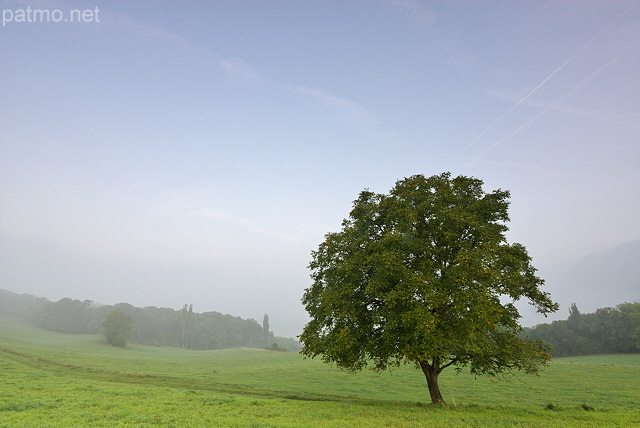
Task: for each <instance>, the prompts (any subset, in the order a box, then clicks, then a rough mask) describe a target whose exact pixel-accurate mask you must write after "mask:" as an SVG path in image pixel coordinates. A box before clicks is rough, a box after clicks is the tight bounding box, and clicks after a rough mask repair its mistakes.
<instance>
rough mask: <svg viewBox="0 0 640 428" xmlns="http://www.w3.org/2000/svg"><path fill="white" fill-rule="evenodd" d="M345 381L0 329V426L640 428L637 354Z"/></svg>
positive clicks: (268, 356)
mask: <svg viewBox="0 0 640 428" xmlns="http://www.w3.org/2000/svg"><path fill="white" fill-rule="evenodd" d="M440 383H441V387H442V392H443V395H444V397H445V400H446V401H447V403H448V406H447V407H446V408H441V407H435V406H432V405H430V404H428V403H429V402H430V399H429V395H428V391H427V389H426V384H425V382H424V378H423V377H422V373H421V372H419V371H418V370H415V369H414V368H413V367H410V366H406V367H401V368H398V369H397V370H394V371H392V372H383V373H376V372H372V371H362V372H358V373H346V372H343V371H340V370H338V369H336V368H335V367H331V366H329V365H326V364H323V363H322V362H320V361H318V360H311V359H303V358H302V356H300V355H299V354H297V353H291V352H289V353H286V352H285V353H281V352H272V351H265V350H258V349H231V350H221V351H188V350H182V349H176V348H164V347H147V346H137V345H129V346H128V347H127V348H126V349H119V348H113V347H110V346H107V345H106V344H105V340H104V338H103V337H101V336H94V335H67V334H59V333H52V332H48V331H44V330H40V329H35V328H30V327H28V326H25V325H23V324H21V323H20V322H19V321H15V320H6V319H0V427H22V426H25V427H68V426H153V425H157V426H175V427H184V426H225V427H233V426H237V427H300V426H312V427H316V426H317V427H345V426H358V427H363V426H364V427H367V426H370V427H374V426H375V427H380V426H388V427H411V426H447V427H456V426H460V427H462V426H464V427H469V426H478V427H481V426H482V427H484V426H522V427H558V426H563V427H570V426H576V427H577V426H580V427H585V426H629V425H634V424H635V425H640V410H639V409H640V386H639V385H640V355H601V356H588V357H573V358H562V359H555V360H554V361H553V362H552V363H551V365H550V366H549V367H548V368H547V369H546V370H544V371H543V372H542V374H541V375H540V376H539V377H528V376H525V375H522V376H519V377H515V378H510V379H507V380H496V379H491V378H484V377H480V378H474V377H473V376H471V375H470V374H468V373H465V372H462V373H460V374H456V372H455V371H454V370H452V369H451V370H445V371H444V372H443V373H442V375H441V377H440Z"/></svg>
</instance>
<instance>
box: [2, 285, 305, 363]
mask: <svg viewBox="0 0 640 428" xmlns="http://www.w3.org/2000/svg"><path fill="white" fill-rule="evenodd" d="M116 308H117V309H119V310H120V311H122V312H124V313H126V314H128V315H130V316H131V317H132V319H133V329H132V332H131V335H130V340H131V342H134V343H138V344H142V345H153V346H174V347H183V348H188V349H227V348H237V347H251V348H262V347H267V348H268V349H272V350H283V349H287V350H299V349H300V344H299V343H298V342H297V341H296V340H294V339H291V338H284V337H279V336H274V334H273V332H271V331H269V330H268V325H266V326H261V325H260V324H258V322H257V321H256V320H254V319H242V318H240V317H234V316H232V315H229V314H221V313H219V312H204V313H196V312H192V310H191V308H189V310H187V307H186V305H185V307H184V308H183V309H182V310H174V309H171V308H156V307H154V306H147V307H145V308H138V307H135V306H132V305H130V304H128V303H118V304H117V305H96V304H94V303H93V302H91V301H89V300H85V301H80V300H74V299H71V298H68V297H67V298H63V299H60V300H59V301H57V302H51V301H49V300H48V299H45V298H42V297H35V296H32V295H30V294H16V293H13V292H11V291H8V290H2V289H0V317H15V318H19V319H22V320H24V321H27V322H29V323H30V324H32V325H34V326H37V327H40V328H44V329H47V330H51V331H56V332H60V333H70V334H101V333H102V321H103V320H104V319H105V317H106V316H107V315H108V314H109V313H110V312H111V311H113V310H114V309H116ZM276 345H277V346H276Z"/></svg>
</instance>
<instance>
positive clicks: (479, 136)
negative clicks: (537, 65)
mask: <svg viewBox="0 0 640 428" xmlns="http://www.w3.org/2000/svg"><path fill="white" fill-rule="evenodd" d="M638 1H640V0H634V1H633V2H632V3H630V4H629V6H627V8H626V9H625V10H624V11H622V13H621V14H620V15H618V16H617V17H616V18H615V19H614V20H613V21H611V22H610V23H609V24H608V25H607V26H605V27H604V28H603V29H602V30H600V31H599V32H598V33H597V34H596V35H595V36H593V37H592V38H591V39H589V40H588V41H587V42H586V43H585V44H584V45H582V46H581V47H580V48H579V49H578V50H577V51H575V52H574V54H573V55H571V57H570V58H569V59H568V60H566V61H565V62H563V63H562V64H561V65H560V66H559V67H557V68H556V69H555V70H553V71H552V72H551V74H549V75H548V76H547V77H545V78H544V79H543V80H542V82H540V83H539V84H538V85H537V86H536V87H535V88H533V89H532V90H531V91H530V92H529V93H528V94H527V95H525V96H524V97H523V98H522V99H520V101H518V102H517V103H515V104H514V105H513V106H512V107H511V108H510V109H509V110H507V111H506V112H504V113H503V114H502V115H500V117H498V118H497V119H496V120H494V121H493V122H491V124H490V125H489V126H487V127H486V128H485V129H484V130H483V131H482V132H481V133H479V134H478V135H477V136H476V137H475V138H474V139H473V140H471V142H470V143H469V144H467V145H466V146H465V147H464V148H463V149H462V151H461V152H460V153H458V154H457V155H456V159H457V158H459V157H460V156H462V155H463V154H464V153H465V152H466V151H467V150H469V149H470V148H471V147H472V146H473V145H474V144H475V143H476V142H477V141H478V140H479V139H480V138H481V137H482V136H483V135H484V134H486V133H487V132H488V131H489V130H490V129H491V128H493V127H494V126H495V125H496V124H497V123H498V122H500V121H501V120H502V119H504V118H505V116H507V115H508V114H509V113H511V112H512V111H514V110H515V109H517V108H518V107H519V106H520V105H521V104H522V103H524V102H525V101H527V100H528V99H529V98H530V97H531V96H532V95H533V94H535V93H536V92H537V91H538V90H539V89H540V88H542V87H543V86H544V85H545V84H546V83H547V82H548V81H549V80H550V79H551V78H552V77H553V76H555V75H556V74H557V73H558V72H559V71H560V70H562V69H563V68H565V67H566V66H567V65H568V64H569V63H570V62H571V61H573V60H574V59H575V58H576V57H577V56H578V54H580V52H582V51H583V50H584V49H585V48H586V47H588V46H589V45H590V44H591V43H593V42H594V41H595V40H597V39H598V38H599V37H600V36H601V35H602V34H603V33H604V32H606V31H607V30H608V29H609V28H611V27H612V26H613V25H615V24H616V22H618V21H619V20H620V19H621V18H622V17H623V16H625V15H626V14H627V12H629V10H630V9H631V8H632V7H633V6H635V5H636V4H637V3H638ZM537 117H538V116H536V118H537ZM526 126H528V124H526V125H525V127H526ZM518 132H519V131H518ZM511 136H513V134H511V135H509V136H508V137H506V138H503V139H502V140H500V141H499V142H498V143H497V144H494V145H492V146H491V147H490V148H492V147H494V146H496V145H498V144H500V143H502V142H503V141H505V140H506V139H508V138H510V137H511ZM486 151H488V150H485V151H484V152H483V153H485V152H486Z"/></svg>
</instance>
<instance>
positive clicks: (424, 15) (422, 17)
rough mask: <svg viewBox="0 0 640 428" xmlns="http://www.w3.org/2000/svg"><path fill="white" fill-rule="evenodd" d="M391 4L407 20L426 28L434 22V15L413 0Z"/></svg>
mask: <svg viewBox="0 0 640 428" xmlns="http://www.w3.org/2000/svg"><path fill="white" fill-rule="evenodd" d="M391 4H392V5H393V6H394V7H395V8H396V9H398V10H399V11H400V12H402V13H403V14H404V15H406V16H408V17H409V18H411V19H413V20H415V21H417V22H418V23H420V24H421V25H424V26H426V27H430V26H432V25H433V24H434V23H435V21H436V14H435V13H434V12H433V11H432V10H431V9H428V8H426V7H424V6H423V5H422V4H420V3H419V2H417V1H415V0H391Z"/></svg>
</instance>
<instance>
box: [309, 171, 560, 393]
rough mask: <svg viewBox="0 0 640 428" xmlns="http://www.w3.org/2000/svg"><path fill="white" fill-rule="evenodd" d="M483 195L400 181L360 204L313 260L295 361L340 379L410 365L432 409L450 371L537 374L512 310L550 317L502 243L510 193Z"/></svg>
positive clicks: (538, 355)
mask: <svg viewBox="0 0 640 428" xmlns="http://www.w3.org/2000/svg"><path fill="white" fill-rule="evenodd" d="M482 184H483V183H482V181H481V180H478V179H476V178H471V177H464V176H459V177H456V178H453V179H452V178H451V175H450V174H449V173H445V174H441V175H437V176H432V177H429V178H426V177H424V176H422V175H416V176H413V177H409V178H405V179H403V180H400V181H398V182H397V183H396V185H395V187H394V188H393V189H392V190H391V192H390V193H389V194H388V195H385V194H376V193H373V192H370V191H368V190H365V191H363V192H361V193H360V196H359V197H358V199H357V200H355V201H354V204H353V209H352V211H351V213H350V216H349V218H348V219H346V220H344V221H343V223H342V230H341V231H340V232H337V233H328V234H327V235H326V236H325V240H324V242H323V243H321V244H320V246H319V247H318V250H317V251H314V252H313V253H312V261H311V263H310V264H309V268H310V269H311V272H312V273H311V277H312V279H313V285H312V286H311V287H310V288H308V289H306V290H305V293H304V296H303V299H302V302H303V303H304V305H305V308H306V310H307V312H308V313H309V315H310V317H311V320H310V321H309V322H308V323H307V325H306V326H305V328H304V330H303V332H302V334H301V335H300V339H301V342H302V343H303V349H302V353H303V354H304V355H305V356H309V357H312V358H313V357H316V356H318V355H320V356H321V357H322V360H323V361H325V362H330V363H336V364H337V365H338V366H339V367H341V368H344V369H348V370H359V369H362V368H363V367H365V366H367V365H369V364H371V365H373V368H374V369H375V370H383V369H386V368H388V367H390V366H397V365H399V364H406V363H412V364H414V365H415V366H416V367H417V368H420V369H421V370H422V372H423V373H424V376H425V378H426V381H427V385H428V388H429V393H430V396H431V401H432V402H433V403H436V404H444V400H443V398H442V394H441V392H440V388H439V385H438V376H439V375H440V373H441V372H442V371H443V370H444V369H445V368H447V367H449V366H455V367H456V368H457V369H458V370H460V369H461V367H463V366H469V367H470V370H471V372H472V373H473V374H487V375H492V376H496V375H498V374H503V373H510V372H511V371H513V370H524V371H525V372H526V373H530V374H533V373H536V372H537V371H538V369H539V367H540V366H541V365H544V364H545V363H546V362H547V361H548V360H549V359H550V355H549V354H548V353H547V352H546V346H545V345H544V344H543V343H542V342H541V341H539V340H528V339H520V338H518V333H519V332H520V331H521V330H522V327H521V326H520V325H519V323H518V319H519V318H520V315H519V313H518V310H517V309H516V307H515V306H514V302H515V301H517V300H519V299H521V298H527V299H528V300H529V301H530V303H531V304H532V305H534V306H535V307H536V308H537V310H538V311H539V312H541V313H543V314H546V313H548V312H552V311H556V310H557V309H558V305H557V304H556V303H553V302H552V301H551V299H550V298H549V295H548V294H547V293H544V292H542V291H540V287H541V286H542V285H543V280H541V279H540V278H538V277H537V276H536V275H535V269H534V268H533V266H532V265H531V264H530V258H529V256H528V255H527V251H526V249H525V247H523V246H522V245H520V244H508V243H507V242H506V238H505V232H506V231H507V226H506V225H505V223H506V222H507V221H508V220H509V217H508V214H507V208H508V205H509V204H508V198H509V192H508V191H502V190H496V191H493V192H491V193H485V192H484V191H483V190H482Z"/></svg>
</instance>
